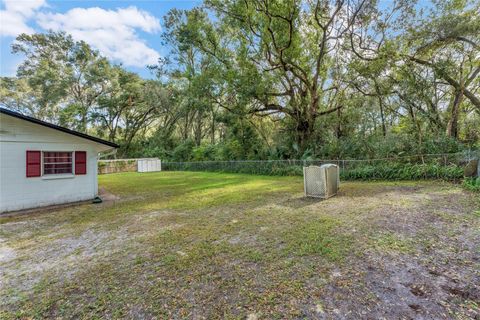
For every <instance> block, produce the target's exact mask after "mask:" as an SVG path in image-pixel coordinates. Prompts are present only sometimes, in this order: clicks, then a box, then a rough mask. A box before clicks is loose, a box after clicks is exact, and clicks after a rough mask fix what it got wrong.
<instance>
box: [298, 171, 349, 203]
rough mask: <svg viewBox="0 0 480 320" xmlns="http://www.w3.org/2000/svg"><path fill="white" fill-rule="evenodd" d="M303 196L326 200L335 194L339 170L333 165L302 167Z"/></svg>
mask: <svg viewBox="0 0 480 320" xmlns="http://www.w3.org/2000/svg"><path fill="white" fill-rule="evenodd" d="M303 183H304V190H305V196H307V197H316V198H323V199H327V198H330V197H332V196H334V195H336V194H337V191H338V188H339V187H340V170H339V168H338V166H337V165H335V164H324V165H322V166H320V167H319V166H309V167H303Z"/></svg>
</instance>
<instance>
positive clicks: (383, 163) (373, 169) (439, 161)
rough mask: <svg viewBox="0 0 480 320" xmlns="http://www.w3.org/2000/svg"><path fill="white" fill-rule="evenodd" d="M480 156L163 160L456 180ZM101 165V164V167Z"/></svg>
mask: <svg viewBox="0 0 480 320" xmlns="http://www.w3.org/2000/svg"><path fill="white" fill-rule="evenodd" d="M478 158H480V152H479V151H472V150H469V151H466V152H460V153H445V154H421V155H409V156H398V157H389V158H378V159H309V160H299V159H289V160H235V161H187V162H175V161H163V162H162V170H164V171H210V172H229V173H250V174H263V175H302V172H303V171H302V170H303V167H306V166H311V165H318V166H320V165H322V164H326V163H333V164H336V165H338V166H339V167H340V172H341V175H342V177H343V178H346V179H409V178H410V179H429V178H440V179H449V180H457V179H461V178H462V177H463V167H464V166H465V165H466V164H467V163H468V162H469V161H470V160H472V159H478ZM137 160H138V159H119V160H106V161H105V160H103V161H99V172H100V173H112V172H124V171H136V165H137ZM100 167H102V168H100Z"/></svg>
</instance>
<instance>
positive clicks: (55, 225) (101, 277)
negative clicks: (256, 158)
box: [0, 173, 480, 319]
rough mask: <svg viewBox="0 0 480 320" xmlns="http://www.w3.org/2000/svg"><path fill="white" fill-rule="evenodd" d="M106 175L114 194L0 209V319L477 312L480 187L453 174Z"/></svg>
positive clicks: (476, 315) (469, 315)
mask: <svg viewBox="0 0 480 320" xmlns="http://www.w3.org/2000/svg"><path fill="white" fill-rule="evenodd" d="M186 179H187V180H188V181H189V183H185V181H186ZM126 181H129V182H128V183H127V182H126ZM101 183H102V186H103V187H104V188H106V189H107V190H108V192H110V194H111V195H112V197H113V198H114V199H115V201H107V202H106V203H103V204H101V205H92V204H83V205H80V206H78V207H68V208H58V209H57V210H54V211H52V212H42V213H39V214H34V215H22V216H15V217H3V218H0V223H1V224H0V291H1V292H2V294H1V295H0V310H1V311H0V318H6V319H9V318H52V317H53V318H99V317H100V318H132V319H152V318H158V319H165V318H169V319H171V318H178V319H179V318H194V319H212V318H243V319H245V318H247V319H272V318H288V319H304V318H310V319H381V318H385V319H480V307H479V305H480V197H479V195H478V194H474V193H469V192H466V191H463V190H462V189H461V188H459V187H457V186H455V185H452V184H448V183H442V182H401V183H383V182H376V183H360V182H355V183H349V182H347V183H344V184H342V188H341V192H340V194H339V195H338V196H336V197H334V198H331V199H329V200H326V201H318V200H313V199H306V198H304V197H303V195H302V194H301V190H302V189H301V180H300V179H298V178H272V177H255V176H246V175H221V174H199V173H198V174H197V173H162V175H160V174H158V175H153V174H152V175H149V176H148V179H147V178H145V176H140V177H139V176H138V175H137V174H133V173H131V174H130V173H129V174H118V175H117V174H116V175H111V176H109V177H102V181H101ZM113 195H115V196H113ZM113 198H112V199H113Z"/></svg>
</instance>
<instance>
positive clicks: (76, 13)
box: [0, 0, 201, 77]
mask: <svg viewBox="0 0 480 320" xmlns="http://www.w3.org/2000/svg"><path fill="white" fill-rule="evenodd" d="M0 1H1V4H0V10H1V11H0V41H1V51H0V54H1V55H0V75H1V76H13V75H15V72H16V69H17V66H18V64H19V63H21V62H22V60H23V57H22V56H19V55H13V54H12V53H11V48H10V46H11V44H12V42H13V41H14V39H15V37H16V35H18V34H20V33H22V32H26V33H31V32H45V31H46V30H48V29H52V30H55V31H60V30H62V31H66V32H68V33H70V34H72V35H73V36H74V38H76V39H81V40H85V41H86V42H88V43H89V44H90V45H92V46H93V47H95V48H96V49H98V50H100V52H101V53H102V54H103V55H105V56H107V57H108V58H109V59H110V60H111V61H113V62H115V63H121V64H123V65H124V66H125V67H126V68H127V69H128V70H131V71H134V72H137V73H139V74H140V75H141V76H143V77H151V75H150V72H149V71H148V70H147V68H146V67H145V66H146V65H147V64H151V63H154V62H155V61H156V59H157V58H158V57H160V56H164V55H166V54H167V49H166V48H164V47H162V45H161V41H160V34H161V32H162V24H163V16H164V15H165V14H166V13H167V12H168V11H169V10H170V9H172V8H178V9H190V8H193V7H194V6H196V5H199V4H200V3H201V1H195V0H183V1H178V0H177V1H170V0H157V1H155V0H149V1H118V0H117V1H107V0H103V1H53V0H15V1H9V0H0Z"/></svg>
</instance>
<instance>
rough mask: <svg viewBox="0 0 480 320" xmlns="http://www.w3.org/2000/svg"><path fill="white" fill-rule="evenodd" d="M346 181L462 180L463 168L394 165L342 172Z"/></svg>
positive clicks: (370, 166)
mask: <svg viewBox="0 0 480 320" xmlns="http://www.w3.org/2000/svg"><path fill="white" fill-rule="evenodd" d="M341 176H342V178H343V179H345V180H423V179H444V180H460V179H462V177H463V168H461V167H459V166H456V165H449V166H441V165H438V164H410V163H392V164H381V165H375V166H373V165H368V166H362V167H359V168H355V169H350V170H345V171H341Z"/></svg>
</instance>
